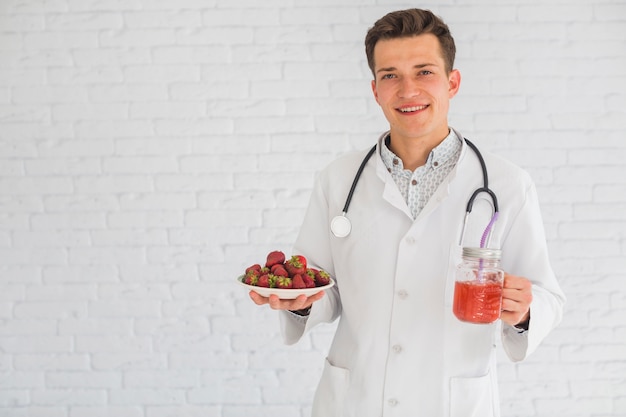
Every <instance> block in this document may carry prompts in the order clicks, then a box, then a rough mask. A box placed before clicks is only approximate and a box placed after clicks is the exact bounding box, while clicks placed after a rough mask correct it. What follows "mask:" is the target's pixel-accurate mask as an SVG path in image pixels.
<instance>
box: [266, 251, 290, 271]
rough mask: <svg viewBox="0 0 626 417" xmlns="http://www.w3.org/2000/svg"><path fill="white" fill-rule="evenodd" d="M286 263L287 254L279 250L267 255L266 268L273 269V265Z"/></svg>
mask: <svg viewBox="0 0 626 417" xmlns="http://www.w3.org/2000/svg"><path fill="white" fill-rule="evenodd" d="M284 262H285V254H284V253H282V252H281V251H279V250H275V251H273V252H270V253H268V254H267V260H266V262H265V266H266V267H268V268H271V267H272V265H276V264H282V263H284Z"/></svg>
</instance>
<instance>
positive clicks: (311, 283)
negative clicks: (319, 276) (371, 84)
mask: <svg viewBox="0 0 626 417" xmlns="http://www.w3.org/2000/svg"><path fill="white" fill-rule="evenodd" d="M302 279H303V280H304V285H306V287H307V288H315V280H314V279H313V278H311V276H310V275H309V274H304V275H303V276H302Z"/></svg>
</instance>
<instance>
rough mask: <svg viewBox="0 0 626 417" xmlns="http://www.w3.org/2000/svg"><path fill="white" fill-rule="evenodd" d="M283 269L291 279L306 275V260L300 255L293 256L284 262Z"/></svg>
mask: <svg viewBox="0 0 626 417" xmlns="http://www.w3.org/2000/svg"><path fill="white" fill-rule="evenodd" d="M285 269H286V270H287V272H289V276H291V277H293V276H294V275H297V274H304V273H306V258H305V257H304V256H302V255H293V256H292V257H291V258H290V259H289V260H288V261H287V262H285Z"/></svg>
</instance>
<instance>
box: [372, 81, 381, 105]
mask: <svg viewBox="0 0 626 417" xmlns="http://www.w3.org/2000/svg"><path fill="white" fill-rule="evenodd" d="M372 93H374V98H375V99H376V103H378V104H380V102H379V101H378V90H377V89H376V80H372Z"/></svg>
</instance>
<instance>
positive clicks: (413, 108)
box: [396, 104, 428, 113]
mask: <svg viewBox="0 0 626 417" xmlns="http://www.w3.org/2000/svg"><path fill="white" fill-rule="evenodd" d="M427 107H428V105H427V104H426V105H423V106H411V107H400V108H397V109H396V110H397V111H399V112H400V113H415V112H418V111H421V110H424V109H425V108H427Z"/></svg>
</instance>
